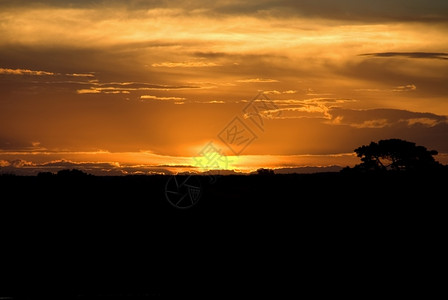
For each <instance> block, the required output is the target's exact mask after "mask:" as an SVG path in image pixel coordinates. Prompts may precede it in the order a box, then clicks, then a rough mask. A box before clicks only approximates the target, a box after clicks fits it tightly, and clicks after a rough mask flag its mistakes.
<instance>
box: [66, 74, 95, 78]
mask: <svg viewBox="0 0 448 300" xmlns="http://www.w3.org/2000/svg"><path fill="white" fill-rule="evenodd" d="M65 75H66V76H71V77H95V75H94V74H91V73H68V74H65Z"/></svg>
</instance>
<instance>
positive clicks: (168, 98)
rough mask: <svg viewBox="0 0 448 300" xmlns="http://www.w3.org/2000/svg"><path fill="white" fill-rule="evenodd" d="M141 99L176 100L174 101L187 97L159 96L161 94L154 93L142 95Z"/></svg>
mask: <svg viewBox="0 0 448 300" xmlns="http://www.w3.org/2000/svg"><path fill="white" fill-rule="evenodd" d="M140 99H151V100H163V101H166V100H174V101H183V100H185V99H186V98H182V97H159V96H153V95H142V96H140Z"/></svg>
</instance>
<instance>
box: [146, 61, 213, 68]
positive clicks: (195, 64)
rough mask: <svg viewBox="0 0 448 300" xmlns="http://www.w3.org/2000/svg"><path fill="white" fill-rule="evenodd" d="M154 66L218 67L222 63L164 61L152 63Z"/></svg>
mask: <svg viewBox="0 0 448 300" xmlns="http://www.w3.org/2000/svg"><path fill="white" fill-rule="evenodd" d="M151 66H153V67H165V68H198V67H217V66H221V65H220V64H217V63H214V62H205V61H187V62H178V63H175V62H163V63H155V64H152V65H151Z"/></svg>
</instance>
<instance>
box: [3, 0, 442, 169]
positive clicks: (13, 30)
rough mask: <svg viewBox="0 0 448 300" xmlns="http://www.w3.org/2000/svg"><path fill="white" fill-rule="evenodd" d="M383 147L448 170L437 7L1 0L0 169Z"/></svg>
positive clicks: (205, 165)
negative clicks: (406, 146) (396, 146)
mask: <svg viewBox="0 0 448 300" xmlns="http://www.w3.org/2000/svg"><path fill="white" fill-rule="evenodd" d="M254 99H255V100H254ZM243 131H244V132H243ZM232 133H234V134H240V133H241V134H242V135H241V136H237V135H232ZM387 138H401V139H406V140H409V141H412V142H415V143H417V144H419V145H423V146H426V147H427V148H429V149H435V150H438V151H439V153H440V154H439V155H438V156H437V157H436V159H437V160H439V161H441V162H442V163H448V1H446V0H431V1H428V0H387V1H386V0H375V1H367V0H364V1H363V0H356V1H355V0H339V1H332V0H319V1H316V0H313V1H311V0H279V1H274V0H272V1H269V0H257V1H256V0H251V1H236V0H226V1H224V0H222V1H221V0H216V1H205V0H192V1H181V0H174V1H168V0H167V1H155V0H154V1H152V0H151V1H144V0H135V1H132V0H131V1H118V0H117V1H114V0H112V1H93V0H78V1H75V0H72V1H64V0H60V1H59V0H58V1H57V0H46V1H45V0H44V1H21V0H19V1H2V0H0V173H2V172H3V173H5V172H13V173H14V172H16V173H20V174H36V173H37V172H38V171H42V170H45V171H48V170H50V171H52V170H59V169H61V168H75V167H76V168H80V169H85V170H87V171H89V172H91V173H96V174H132V173H147V174H149V173H168V172H180V171H188V170H200V171H203V170H206V169H229V170H237V171H244V172H247V171H252V170H255V169H257V168H259V167H267V168H297V167H303V166H330V165H339V166H346V165H350V166H352V165H354V164H356V163H358V162H359V159H358V158H356V157H355V156H354V154H353V150H354V149H355V148H357V147H358V146H360V145H363V144H367V143H370V142H371V141H377V140H379V139H387Z"/></svg>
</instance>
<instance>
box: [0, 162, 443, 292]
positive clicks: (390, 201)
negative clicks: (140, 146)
mask: <svg viewBox="0 0 448 300" xmlns="http://www.w3.org/2000/svg"><path fill="white" fill-rule="evenodd" d="M168 179H169V177H168V176H128V177H95V176H39V177H20V176H0V184H1V188H2V191H3V196H2V199H1V202H0V212H1V228H2V278H1V282H2V285H1V289H2V295H8V294H10V295H14V296H15V297H16V298H17V299H19V298H21V299H36V298H46V299H56V298H58V299H60V298H61V297H63V298H64V299H106V298H111V297H112V298H113V299H117V298H116V297H117V295H118V296H119V297H121V298H126V297H131V296H132V297H134V298H139V297H140V298H145V299H146V298H160V297H163V296H167V295H168V296H172V295H177V296H185V295H191V296H195V295H203V296H212V297H213V296H216V295H226V296H232V295H234V293H238V295H246V296H250V295H256V294H257V293H258V294H259V295H271V296H275V295H277V296H278V295H280V294H282V293H283V292H284V293H286V294H288V295H289V294H291V293H292V294H297V293H298V294H300V293H302V292H303V291H304V289H314V290H315V293H320V291H323V290H326V289H331V291H332V292H333V293H334V294H341V295H342V294H344V295H346V294H347V293H355V292H354V290H353V288H352V287H353V285H356V286H357V287H360V288H365V289H370V290H372V289H373V287H375V291H376V293H377V295H379V294H381V292H380V291H379V290H378V289H379V287H383V286H384V287H386V286H389V287H390V286H393V287H394V288H401V289H406V288H410V287H412V288H413V291H415V293H417V292H418V291H417V290H415V289H416V287H417V286H416V282H420V284H421V283H422V282H423V281H422V280H424V278H423V277H422V276H421V274H423V273H422V272H425V269H424V268H425V265H424V264H421V263H420V262H419V258H420V257H421V255H424V256H425V259H426V260H427V262H430V261H431V260H432V259H435V257H436V256H435V252H432V254H431V255H429V253H427V252H425V251H422V249H428V247H429V248H430V249H433V248H434V249H436V250H434V251H437V243H439V242H440V241H441V239H440V236H441V235H440V234H441V228H443V226H442V223H443V220H444V218H445V216H444V215H443V212H444V210H442V207H444V203H445V201H446V182H447V179H448V174H447V172H446V171H445V170H441V171H439V172H427V173H412V172H392V173H363V174H359V173H351V172H348V173H327V174H308V175H250V176H221V177H218V178H216V182H214V183H209V177H206V176H199V177H197V179H198V181H200V182H201V193H202V195H201V198H200V200H199V202H198V203H197V205H195V206H194V207H192V208H191V209H188V210H179V209H176V208H174V207H173V206H172V205H170V204H169V203H168V201H167V200H166V197H165V185H166V182H167V180H168ZM7 194H10V195H12V196H9V197H6V196H5V195H7ZM431 251H432V250H431ZM423 253H424V254H423ZM433 263H436V262H433ZM391 264H392V265H393V268H394V270H395V271H394V272H392V273H391V272H384V270H385V269H386V268H387V269H388V270H389V268H390V267H391ZM285 267H286V268H287V269H290V268H292V269H294V270H295V272H296V273H289V271H288V272H287V271H285V270H284V269H283V268H285ZM342 270H345V271H348V272H349V273H351V275H347V277H344V278H346V280H345V281H344V282H339V280H338V279H340V277H341V274H340V272H341V271H342ZM375 272H380V273H381V277H376V276H373V275H372V274H374V273H375ZM227 274H230V275H227ZM290 274H293V275H290ZM294 274H295V275H294ZM297 274H300V276H299V277H300V279H299V277H296V275H297ZM359 274H363V275H362V276H361V275H359ZM425 274H426V275H425V276H426V277H425V278H426V279H425V280H427V279H431V281H432V282H436V280H437V278H435V277H434V278H432V275H431V274H432V273H425ZM428 274H429V275H428ZM363 276H369V279H368V280H366V278H367V277H363ZM372 276H373V277H372ZM396 276H399V277H400V278H401V279H406V280H405V281H404V282H403V283H398V282H396V281H394V280H395V279H394V278H395V277H396ZM322 285H325V286H326V288H325V289H323V290H322ZM298 286H301V288H298ZM210 290H212V292H211V294H209V291H210ZM372 291H373V290H372ZM420 292H422V293H423V292H425V293H426V288H425V289H423V288H422V290H421V291H420ZM372 293H373V292H372Z"/></svg>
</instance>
